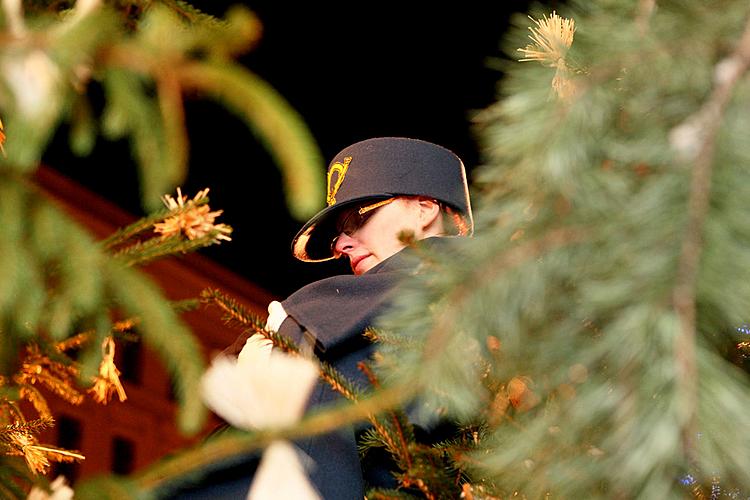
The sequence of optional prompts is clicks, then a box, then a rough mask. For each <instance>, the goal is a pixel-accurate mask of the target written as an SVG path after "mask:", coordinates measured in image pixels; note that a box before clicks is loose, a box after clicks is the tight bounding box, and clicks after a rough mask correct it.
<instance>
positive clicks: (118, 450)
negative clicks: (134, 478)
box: [112, 437, 135, 475]
mask: <svg viewBox="0 0 750 500" xmlns="http://www.w3.org/2000/svg"><path fill="white" fill-rule="evenodd" d="M134 468H135V443H134V442H133V441H131V440H130V439H125V438H123V437H114V438H112V472H114V473H115V474H121V475H126V474H130V473H131V472H133V469H134Z"/></svg>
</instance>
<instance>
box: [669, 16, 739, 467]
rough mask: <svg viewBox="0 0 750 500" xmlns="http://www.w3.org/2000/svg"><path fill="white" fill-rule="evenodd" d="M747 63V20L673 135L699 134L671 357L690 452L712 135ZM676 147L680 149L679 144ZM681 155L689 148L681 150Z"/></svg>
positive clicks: (691, 454) (689, 453)
mask: <svg viewBox="0 0 750 500" xmlns="http://www.w3.org/2000/svg"><path fill="white" fill-rule="evenodd" d="M748 67H750V19H748V21H747V23H746V25H745V30H744V33H743V34H742V37H741V39H740V41H739V43H738V45H737V48H736V49H735V51H734V52H733V53H732V55H731V56H730V57H728V58H727V59H725V60H722V61H721V62H720V63H719V64H718V65H717V66H716V68H715V73H716V76H717V78H716V80H717V85H716V86H715V87H714V89H713V91H712V93H711V95H710V97H709V99H708V101H706V103H705V104H704V105H703V106H702V107H701V108H700V110H698V112H697V113H695V114H694V115H692V116H690V117H689V118H688V119H687V120H686V121H685V122H684V123H683V124H682V125H680V126H679V127H677V128H676V129H675V130H673V132H672V134H671V138H672V139H673V141H674V140H677V139H675V138H676V137H680V136H682V137H684V136H685V135H688V136H692V137H693V138H694V139H695V138H697V139H699V142H698V144H697V145H695V144H691V145H690V148H696V155H695V158H694V160H693V165H692V178H691V183H690V195H689V199H688V207H687V212H688V220H687V224H686V232H685V236H684V237H683V240H682V247H681V250H680V258H679V264H678V266H679V267H678V271H677V276H676V281H675V287H674V291H673V296H672V302H673V305H674V308H675V311H676V313H677V315H678V317H679V319H680V332H681V333H680V335H679V336H677V338H676V339H675V345H674V349H675V357H676V360H675V361H676V364H677V367H678V377H677V383H678V385H679V390H680V392H681V394H682V398H683V400H684V403H685V404H686V415H688V416H689V417H688V421H687V422H686V423H685V424H684V426H683V429H682V434H683V447H684V449H685V453H686V455H687V456H688V457H693V458H694V454H695V443H694V439H695V438H694V436H695V435H696V422H695V419H696V414H697V407H698V400H697V398H698V396H697V368H696V366H697V362H696V353H695V344H696V323H695V315H696V288H697V277H698V269H699V263H700V257H701V252H702V247H703V232H704V227H705V220H706V216H707V214H708V210H709V204H710V199H711V187H712V184H711V175H712V171H713V166H714V156H715V149H716V140H717V135H718V132H719V129H720V127H721V124H722V118H723V115H724V110H725V109H726V107H727V105H728V104H729V101H730V100H731V98H732V96H733V91H734V89H735V87H736V86H737V85H738V83H739V82H740V79H741V77H742V76H743V75H744V74H745V73H746V72H747V71H748ZM678 151H679V149H678ZM679 152H682V153H683V155H684V154H685V153H687V154H688V155H689V154H690V152H689V151H685V150H684V148H683V150H682V151H679Z"/></svg>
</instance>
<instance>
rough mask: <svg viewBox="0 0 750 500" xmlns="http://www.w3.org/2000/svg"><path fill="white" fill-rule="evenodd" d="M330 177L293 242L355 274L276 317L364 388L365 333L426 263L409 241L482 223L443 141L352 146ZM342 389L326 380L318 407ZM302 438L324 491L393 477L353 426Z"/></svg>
mask: <svg viewBox="0 0 750 500" xmlns="http://www.w3.org/2000/svg"><path fill="white" fill-rule="evenodd" d="M327 181H328V193H327V206H326V207H325V208H324V209H323V210H321V211H320V212H319V213H318V214H316V215H315V216H314V217H312V218H311V219H310V220H309V221H308V222H307V223H306V224H305V225H304V226H303V227H302V229H301V230H300V231H299V233H298V234H297V236H296V237H295V238H294V240H293V243H292V252H293V253H294V256H295V257H297V258H298V259H300V260H302V261H305V262H320V261H324V260H328V259H335V258H340V257H345V258H348V259H349V262H350V264H351V268H352V272H353V274H352V275H341V276H333V277H331V278H327V279H323V280H320V281H317V282H314V283H311V284H310V285H307V286H305V287H303V288H302V289H300V290H299V291H297V292H295V293H294V294H292V295H291V296H290V297H289V298H287V299H286V300H284V301H282V302H280V303H279V302H273V303H271V305H269V318H268V326H269V328H271V329H272V330H276V331H278V333H279V334H281V335H283V336H286V337H287V338H290V339H292V340H293V341H295V342H296V343H297V344H298V345H300V347H301V348H303V349H304V350H307V352H314V353H315V354H316V355H317V356H318V357H319V358H320V359H322V360H325V361H327V362H328V363H330V364H331V365H333V366H334V367H335V368H336V369H337V370H338V371H339V372H340V373H342V374H343V375H344V376H345V377H347V378H348V379H349V380H350V381H352V382H354V383H355V385H358V386H359V387H360V388H362V389H364V388H366V386H367V384H368V382H367V380H366V379H365V377H364V376H363V374H362V373H360V371H359V370H358V369H357V364H358V363H359V362H360V361H365V360H367V359H368V358H369V357H370V355H371V354H372V349H373V348H372V345H371V344H370V343H369V342H368V341H367V339H366V338H365V337H364V336H363V335H362V333H363V332H364V331H365V329H366V328H367V327H369V326H373V325H374V324H375V321H376V319H377V317H378V316H379V315H381V314H382V313H383V312H384V311H385V310H386V309H387V308H388V305H389V304H390V303H392V302H393V301H394V300H397V297H396V295H395V294H394V289H395V288H396V286H397V285H398V283H399V282H400V281H401V280H402V279H404V277H406V276H408V275H409V274H410V273H412V272H414V270H415V267H416V265H417V264H418V261H417V260H416V259H415V257H414V256H413V255H411V254H410V252H408V251H404V249H405V247H406V246H407V243H406V242H407V241H417V242H418V244H426V245H430V244H434V243H435V242H436V240H437V239H439V238H436V237H442V236H463V235H468V234H470V233H471V231H472V229H473V221H472V215H471V204H470V201H469V192H468V187H467V182H466V173H465V170H464V166H463V163H462V162H461V160H460V159H459V158H458V157H457V156H456V155H455V154H453V153H452V152H450V151H449V150H447V149H445V148H443V147H441V146H438V145H435V144H432V143H429V142H425V141H421V140H416V139H407V138H398V137H382V138H373V139H368V140H365V141H362V142H358V143H356V144H353V145H351V146H349V147H347V148H345V149H344V150H342V151H341V152H340V153H339V154H337V155H336V156H335V157H334V159H333V161H332V162H331V164H330V166H329V168H328V173H327ZM246 340H247V338H246V337H240V338H239V339H237V341H236V342H235V343H234V344H233V345H232V346H230V348H228V349H227V351H225V352H226V353H229V354H238V353H240V352H241V350H242V348H243V347H244V345H245V342H246ZM339 397H340V396H338V395H337V394H336V393H334V391H333V390H332V389H331V388H330V387H328V386H327V385H326V384H324V383H323V382H320V383H319V384H318V386H317V387H316V388H315V389H314V391H313V394H312V395H311V397H310V401H309V404H308V407H318V406H321V405H324V404H327V403H330V402H333V401H335V400H336V399H337V398H339ZM296 444H297V446H298V447H299V448H300V449H301V450H302V451H303V452H304V453H306V454H307V455H308V456H309V457H310V458H311V459H312V462H313V464H312V466H311V467H310V471H309V475H310V480H311V482H312V484H313V485H314V486H315V488H316V489H317V490H318V492H319V493H320V495H321V497H322V498H325V499H350V498H351V499H358V500H361V499H362V498H363V495H364V489H365V482H367V483H370V484H371V485H372V483H378V482H382V480H383V477H382V476H381V477H380V478H378V477H373V475H372V474H371V475H368V471H365V475H364V476H363V471H362V468H361V466H360V462H359V457H358V453H357V443H356V439H355V433H354V430H353V429H351V428H345V429H340V430H338V431H337V432H333V433H330V434H326V435H323V436H313V437H310V438H307V439H303V440H301V441H299V442H297V443H296ZM377 485H378V486H384V484H377ZM390 486H393V485H390Z"/></svg>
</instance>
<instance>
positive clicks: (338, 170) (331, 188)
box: [326, 156, 352, 207]
mask: <svg viewBox="0 0 750 500" xmlns="http://www.w3.org/2000/svg"><path fill="white" fill-rule="evenodd" d="M351 161H352V157H351V156H347V157H346V158H344V162H343V163H339V162H336V163H334V164H333V165H331V168H330V170H328V196H326V202H327V203H328V206H329V207H330V206H331V205H335V204H336V193H338V191H339V188H340V187H341V183H342V182H344V177H345V176H346V171H347V170H348V169H349V163H350V162H351ZM334 173H335V174H336V180H335V181H334V183H333V185H331V180H332V179H333V174H334Z"/></svg>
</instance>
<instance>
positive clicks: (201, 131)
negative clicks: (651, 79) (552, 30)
mask: <svg viewBox="0 0 750 500" xmlns="http://www.w3.org/2000/svg"><path fill="white" fill-rule="evenodd" d="M192 3H193V4H194V5H196V6H197V7H199V8H200V9H201V10H203V11H205V12H207V13H210V14H214V15H217V16H221V15H223V14H224V12H225V9H226V8H227V7H228V6H229V5H231V4H232V3H236V2H229V1H210V0H205V1H200V2H199V1H194V2H192ZM246 4H247V5H248V6H249V7H250V8H251V9H252V10H253V11H254V12H255V13H256V14H257V15H258V17H259V18H260V20H261V22H262V23H263V26H264V31H263V37H262V39H261V41H260V43H259V45H258V46H257V47H256V48H255V49H254V50H253V51H252V52H250V53H248V54H247V55H245V56H244V57H243V58H242V59H241V61H242V63H243V64H245V65H246V66H247V67H248V68H249V69H250V70H252V71H253V72H255V73H257V74H258V75H260V76H261V77H262V78H264V79H265V80H266V81H267V82H269V83H270V84H271V85H272V86H274V87H275V88H276V90H278V91H279V92H280V93H281V94H282V95H283V96H284V97H285V98H286V99H287V100H288V101H289V102H290V103H291V105H292V106H293V107H294V108H295V109H296V110H297V111H298V112H299V113H300V114H301V115H302V117H303V118H304V119H305V120H306V122H307V124H308V126H309V127H310V129H311V131H312V134H313V136H314V137H315V139H316V140H317V141H318V144H319V147H320V149H321V151H322V153H323V156H324V158H325V159H326V161H328V160H330V159H331V158H332V157H333V156H334V155H335V154H336V153H337V152H338V151H339V150H341V149H342V148H344V147H346V146H347V145H349V144H351V143H354V142H357V141H359V140H362V139H366V138H368V137H375V136H407V137H414V138H419V139H425V140H429V141H432V142H436V143H438V144H441V145H443V146H445V147H447V148H449V149H451V150H453V151H454V152H456V153H457V154H458V155H459V156H460V157H461V158H462V159H463V160H464V163H465V164H466V166H467V168H469V169H471V168H472V167H473V166H474V165H476V164H477V163H478V162H479V160H480V156H479V153H478V150H477V145H476V142H475V140H474V137H473V133H472V131H471V122H470V120H471V114H472V112H473V111H476V110H480V109H483V108H485V107H487V106H488V105H489V104H491V103H492V102H494V100H495V95H496V86H497V82H498V80H499V79H500V77H501V74H500V73H499V71H498V70H497V69H492V68H491V63H490V61H491V60H492V59H498V58H501V57H502V54H501V50H500V45H501V41H502V37H503V33H504V32H505V30H506V29H507V25H508V21H509V17H510V15H511V13H512V12H521V13H525V12H526V11H527V9H528V7H529V2H527V1H525V0H514V1H508V2H502V1H494V2H463V3H458V2H454V3H452V4H450V3H448V2H446V3H445V4H443V5H442V6H440V5H438V4H437V3H429V4H424V5H422V6H417V5H416V4H407V2H403V4H402V5H397V4H387V3H376V2H367V3H363V2H350V3H347V4H343V3H341V4H339V3H336V2H334V3H328V2H315V3H313V2H307V3H290V2H273V1H267V0H266V1H258V2H246ZM409 5H411V7H410V8H409V7H408V6H409ZM550 10H551V9H550ZM187 120H188V127H189V131H190V136H191V152H190V156H191V157H190V167H189V174H188V179H187V180H186V182H184V183H183V185H182V189H183V192H184V193H186V194H189V195H190V196H192V195H193V194H195V192H197V191H198V190H199V189H201V188H203V187H210V188H211V193H210V197H211V206H212V208H214V209H219V208H221V209H224V215H223V216H222V217H221V218H220V219H219V220H220V221H221V222H226V223H228V224H230V225H231V226H233V227H234V230H235V231H234V234H233V235H232V238H233V241H231V242H225V243H223V244H221V245H219V246H214V247H210V248H207V249H205V250H203V251H202V254H203V255H205V256H207V257H210V258H212V259H213V260H215V261H217V262H219V263H220V264H222V265H224V266H226V267H228V268H229V269H231V270H233V271H234V272H236V273H238V274H240V275H242V276H244V277H246V278H247V279H249V280H250V281H253V282H255V283H256V284H258V285H260V286H261V287H263V288H265V289H267V290H268V291H269V292H271V293H273V294H275V295H278V296H285V295H288V294H289V293H291V292H292V291H294V290H295V289H296V288H298V287H299V286H301V285H304V284H306V283H308V282H310V281H313V280H315V279H319V278H321V277H324V276H327V275H330V274H331V273H333V272H341V271H343V272H348V266H347V265H345V263H344V262H337V263H324V264H304V263H301V262H298V261H296V260H294V259H293V258H292V257H291V255H290V242H291V239H292V237H293V236H294V235H295V234H296V232H297V230H298V229H299V227H300V226H301V224H302V221H295V220H292V219H291V218H290V216H289V214H288V212H287V209H286V206H285V205H284V197H283V194H282V193H281V191H280V190H281V183H280V177H279V174H278V170H277V168H276V166H275V165H274V164H273V163H272V162H271V160H270V157H269V156H268V155H267V153H266V152H265V150H264V149H263V147H262V146H261V145H260V144H259V143H258V142H257V141H256V140H255V139H254V137H253V135H252V133H251V132H250V131H249V129H247V127H246V126H245V125H244V124H243V123H241V122H240V121H239V120H238V119H236V118H234V117H233V116H232V115H230V114H228V113H227V112H226V111H224V110H223V109H222V108H221V107H220V106H218V105H216V104H214V103H211V102H208V101H198V100H188V101H187ZM66 141H67V139H66V137H65V134H64V133H62V132H61V133H60V134H58V137H57V138H56V141H55V143H54V145H53V147H52V148H51V149H50V150H49V151H48V154H47V155H46V157H45V158H44V160H45V162H46V163H48V164H49V165H51V166H53V167H54V168H56V169H58V170H60V171H62V172H64V173H66V174H67V175H69V176H71V177H73V178H75V179H76V180H78V181H79V182H81V183H82V184H84V185H86V186H87V187H89V188H91V189H93V190H94V191H96V192H98V193H100V194H102V195H104V196H106V197H107V198H109V199H110V200H112V201H114V202H115V203H117V204H118V205H120V206H122V207H123V208H125V209H126V210H128V211H129V212H131V213H133V214H135V215H142V214H143V212H142V210H141V208H140V200H139V193H138V179H137V172H136V167H135V164H134V163H133V161H132V160H131V158H130V152H129V148H128V145H127V144H126V143H114V144H113V143H106V142H105V141H103V140H100V141H99V143H98V145H97V147H96V149H95V151H94V154H92V155H91V156H90V157H87V158H84V159H81V158H76V157H74V156H72V155H71V154H70V153H67V142H66ZM321 208H322V206H321Z"/></svg>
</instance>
